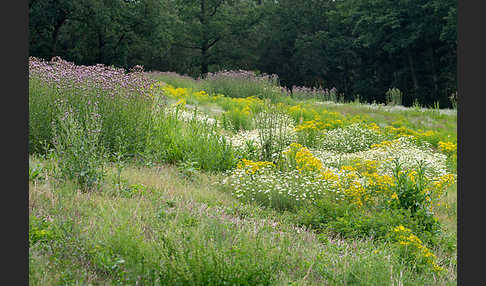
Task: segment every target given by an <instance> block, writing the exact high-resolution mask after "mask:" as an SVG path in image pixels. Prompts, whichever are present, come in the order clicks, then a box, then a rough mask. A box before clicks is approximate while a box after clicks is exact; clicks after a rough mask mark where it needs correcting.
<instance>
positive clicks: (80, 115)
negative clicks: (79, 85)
mask: <svg viewBox="0 0 486 286" xmlns="http://www.w3.org/2000/svg"><path fill="white" fill-rule="evenodd" d="M57 108H58V110H59V111H58V114H60V116H59V117H58V118H57V119H56V120H55V121H54V122H53V133H54V148H55V155H56V157H57V159H58V166H59V170H60V173H61V176H62V177H63V178H66V179H69V180H74V181H75V182H76V183H77V184H78V186H79V187H80V188H81V189H82V190H85V191H86V190H93V189H96V188H97V187H99V186H100V185H101V184H102V183H103V180H104V176H105V170H104V164H105V160H106V157H105V155H106V153H105V152H106V151H105V148H104V146H103V145H102V142H101V140H100V133H101V118H100V115H99V113H98V107H97V105H96V103H92V104H90V105H87V106H86V107H85V108H84V110H76V109H74V108H75V107H73V106H71V105H70V104H68V103H65V102H62V101H61V102H58V103H57ZM78 108H79V107H78ZM61 114H62V115H61Z"/></svg>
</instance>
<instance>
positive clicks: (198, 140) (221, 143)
mask: <svg viewBox="0 0 486 286" xmlns="http://www.w3.org/2000/svg"><path fill="white" fill-rule="evenodd" d="M196 117H197V111H195V112H194V114H193V117H192V119H191V120H189V122H184V121H182V119H181V118H180V116H179V107H177V108H176V110H175V112H164V109H162V110H159V111H158V112H156V113H154V118H153V122H152V127H151V131H150V134H149V136H148V137H147V149H146V151H145V152H146V154H147V155H148V156H149V157H150V158H153V159H154V160H156V161H162V162H168V163H177V162H195V163H197V167H198V168H200V169H202V170H215V171H222V170H227V169H230V168H232V167H233V166H234V165H235V164H236V162H235V157H234V153H233V148H232V146H231V144H230V143H229V142H227V141H226V139H225V138H224V137H222V136H220V135H219V134H218V132H217V130H216V127H215V126H214V125H212V124H211V123H209V122H205V121H199V120H197V118H196Z"/></svg>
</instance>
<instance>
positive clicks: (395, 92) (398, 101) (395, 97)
mask: <svg viewBox="0 0 486 286" xmlns="http://www.w3.org/2000/svg"><path fill="white" fill-rule="evenodd" d="M386 104H387V105H402V92H401V91H400V90H399V89H398V88H390V89H388V91H387V92H386Z"/></svg>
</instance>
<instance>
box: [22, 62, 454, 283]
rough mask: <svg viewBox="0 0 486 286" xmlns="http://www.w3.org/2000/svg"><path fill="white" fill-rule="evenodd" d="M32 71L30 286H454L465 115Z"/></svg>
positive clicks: (240, 79) (239, 81)
mask: <svg viewBox="0 0 486 286" xmlns="http://www.w3.org/2000/svg"><path fill="white" fill-rule="evenodd" d="M387 98H388V101H389V104H388V105H384V104H381V105H377V104H365V103H359V101H358V102H355V101H352V102H345V101H344V99H343V98H340V96H339V93H338V92H337V90H336V89H333V88H329V89H327V88H318V89H316V88H313V89H311V88H306V87H295V86H294V87H293V88H292V89H291V90H288V89H285V88H282V87H281V86H280V85H279V80H278V77H277V76H275V75H266V74H257V73H254V72H250V71H241V70H239V71H222V72H219V73H214V74H209V75H208V76H207V77H205V78H198V79H193V78H189V77H185V76H182V75H178V74H175V73H161V72H146V71H144V70H143V67H140V66H137V67H135V68H134V69H132V70H124V69H119V68H114V67H108V66H104V65H94V66H78V65H75V64H73V63H71V62H67V61H64V60H62V59H61V58H54V59H53V60H51V61H44V60H41V59H38V58H34V57H31V58H30V59H29V215H30V221H29V282H30V283H29V284H32V285H61V284H62V285H74V284H76V285H78V284H82V285H107V284H109V285H455V284H456V280H457V275H456V274H457V250H456V237H457V234H456V231H457V229H456V222H457V212H456V203H457V187H456V186H457V184H456V182H457V116H456V111H455V110H454V109H449V110H439V109H433V108H428V109H427V108H422V107H418V106H416V107H409V108H405V107H403V106H401V105H400V103H401V100H402V94H401V93H400V92H399V91H397V90H395V89H390V91H389V92H388V93H387Z"/></svg>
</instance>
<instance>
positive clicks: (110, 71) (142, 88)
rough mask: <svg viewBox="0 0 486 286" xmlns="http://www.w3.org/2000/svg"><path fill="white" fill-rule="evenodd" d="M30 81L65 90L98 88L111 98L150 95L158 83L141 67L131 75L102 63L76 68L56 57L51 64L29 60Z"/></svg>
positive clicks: (131, 72) (36, 59)
mask: <svg viewBox="0 0 486 286" xmlns="http://www.w3.org/2000/svg"><path fill="white" fill-rule="evenodd" d="M29 78H37V79H40V80H41V81H43V82H46V83H49V84H52V85H53V86H55V87H56V88H58V89H61V90H62V89H67V88H77V89H81V90H87V89H88V88H98V89H100V90H101V91H103V92H105V93H107V94H109V95H110V96H111V97H114V96H120V95H124V96H133V95H137V96H140V95H142V96H149V87H150V85H151V84H153V83H154V81H153V80H151V79H149V78H147V77H145V76H144V75H143V69H142V68H141V67H138V68H135V69H132V71H130V72H127V71H126V70H125V69H122V68H115V67H109V66H105V65H102V64H97V65H94V66H83V65H75V64H74V63H72V62H68V61H65V60H63V59H61V58H59V57H54V58H53V59H52V60H51V61H45V60H42V59H39V58H35V57H29Z"/></svg>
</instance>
